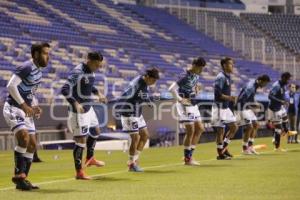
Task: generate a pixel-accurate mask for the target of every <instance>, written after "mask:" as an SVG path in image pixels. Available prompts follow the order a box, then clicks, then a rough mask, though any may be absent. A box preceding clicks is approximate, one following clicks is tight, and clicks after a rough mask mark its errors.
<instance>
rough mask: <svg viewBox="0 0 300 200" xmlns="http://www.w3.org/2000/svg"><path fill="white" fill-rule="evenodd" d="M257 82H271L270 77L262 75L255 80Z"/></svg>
mask: <svg viewBox="0 0 300 200" xmlns="http://www.w3.org/2000/svg"><path fill="white" fill-rule="evenodd" d="M257 80H260V81H263V82H270V81H271V79H270V77H269V76H268V75H266V74H263V75H261V76H259V77H258V78H257Z"/></svg>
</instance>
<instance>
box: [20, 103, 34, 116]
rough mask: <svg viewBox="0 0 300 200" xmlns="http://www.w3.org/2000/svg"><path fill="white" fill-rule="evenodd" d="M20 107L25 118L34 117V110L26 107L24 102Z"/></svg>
mask: <svg viewBox="0 0 300 200" xmlns="http://www.w3.org/2000/svg"><path fill="white" fill-rule="evenodd" d="M20 106H21V109H22V110H23V111H24V112H25V116H26V117H33V116H34V110H33V109H32V108H31V107H30V106H28V105H27V104H26V103H25V102H24V103H22V104H21V105H20Z"/></svg>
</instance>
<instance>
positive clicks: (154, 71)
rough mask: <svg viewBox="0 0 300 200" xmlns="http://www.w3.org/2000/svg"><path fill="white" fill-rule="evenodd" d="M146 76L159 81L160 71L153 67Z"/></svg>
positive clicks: (147, 71)
mask: <svg viewBox="0 0 300 200" xmlns="http://www.w3.org/2000/svg"><path fill="white" fill-rule="evenodd" d="M145 75H146V76H149V77H151V78H154V79H159V70H158V69H157V68H156V67H151V68H149V69H147V70H146V74H145Z"/></svg>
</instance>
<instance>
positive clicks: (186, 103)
mask: <svg viewBox="0 0 300 200" xmlns="http://www.w3.org/2000/svg"><path fill="white" fill-rule="evenodd" d="M179 102H180V103H181V104H183V105H185V106H189V105H191V100H190V99H187V98H182V99H181V101H179Z"/></svg>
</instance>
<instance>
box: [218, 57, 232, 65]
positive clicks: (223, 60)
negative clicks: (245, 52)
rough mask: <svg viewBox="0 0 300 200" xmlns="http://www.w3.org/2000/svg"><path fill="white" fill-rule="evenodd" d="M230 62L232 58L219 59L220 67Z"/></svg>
mask: <svg viewBox="0 0 300 200" xmlns="http://www.w3.org/2000/svg"><path fill="white" fill-rule="evenodd" d="M230 60H232V58H229V57H225V58H223V59H221V62H220V63H221V67H223V66H224V65H225V64H226V63H227V62H228V61H230Z"/></svg>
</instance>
